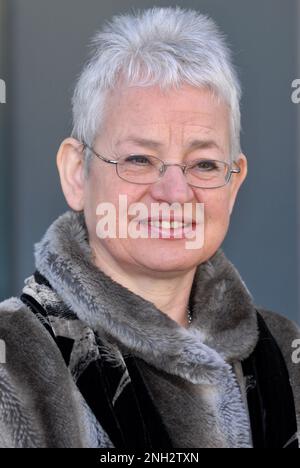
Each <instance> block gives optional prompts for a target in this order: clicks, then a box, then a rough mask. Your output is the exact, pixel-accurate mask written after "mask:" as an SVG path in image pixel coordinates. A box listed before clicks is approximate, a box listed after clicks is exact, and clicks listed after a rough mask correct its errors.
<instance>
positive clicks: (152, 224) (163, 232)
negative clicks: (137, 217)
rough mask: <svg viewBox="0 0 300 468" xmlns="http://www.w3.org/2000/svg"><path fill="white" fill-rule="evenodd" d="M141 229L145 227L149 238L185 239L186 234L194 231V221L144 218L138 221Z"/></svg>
mask: <svg viewBox="0 0 300 468" xmlns="http://www.w3.org/2000/svg"><path fill="white" fill-rule="evenodd" d="M139 225H140V227H141V229H145V230H146V231H147V233H148V235H149V237H151V238H158V239H174V240H176V239H185V238H186V235H187V234H190V233H191V232H193V231H195V229H196V226H197V224H196V222H195V221H193V220H188V221H185V222H183V221H180V220H158V219H154V220H153V219H145V220H141V221H139Z"/></svg>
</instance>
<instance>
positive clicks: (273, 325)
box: [257, 308, 300, 437]
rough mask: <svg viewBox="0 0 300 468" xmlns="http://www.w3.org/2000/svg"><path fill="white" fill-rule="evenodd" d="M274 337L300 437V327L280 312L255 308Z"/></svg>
mask: <svg viewBox="0 0 300 468" xmlns="http://www.w3.org/2000/svg"><path fill="white" fill-rule="evenodd" d="M257 310H258V312H259V313H260V314H261V315H262V317H263V319H264V321H265V322H266V324H267V327H268V328H269V330H270V332H271V334H272V335H273V337H274V338H275V340H276V342H277V344H278V346H279V348H280V350H281V352H282V355H283V357H284V360H285V363H286V366H287V369H288V372H289V376H290V381H291V384H292V388H293V393H294V399H295V406H296V414H297V422H298V431H299V437H300V328H299V326H298V325H297V324H296V323H294V322H292V321H291V320H289V319H287V318H286V317H283V316H282V315H280V314H277V313H275V312H271V311H269V310H265V309H260V308H258V309H257Z"/></svg>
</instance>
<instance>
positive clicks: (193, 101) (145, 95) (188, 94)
mask: <svg viewBox="0 0 300 468" xmlns="http://www.w3.org/2000/svg"><path fill="white" fill-rule="evenodd" d="M103 124H104V125H103V127H104V129H105V132H106V133H107V134H109V136H110V137H113V138H114V140H115V141H117V142H122V140H123V139H125V138H126V137H128V136H129V135H132V134H137V135H139V136H140V137H144V138H156V139H157V138H165V137H166V136H168V137H169V138H172V139H176V138H177V139H179V138H180V139H182V138H190V137H195V136H202V137H203V136H207V137H208V138H213V137H215V138H219V139H220V138H221V139H222V140H226V139H227V138H228V136H229V108H228V106H227V105H226V104H225V103H224V101H223V100H221V99H219V98H217V97H216V96H215V95H214V94H213V93H212V91H211V90H209V89H207V88H196V87H193V86H190V85H182V87H180V88H179V89H168V90H165V91H162V90H161V89H160V88H159V87H158V86H152V87H143V88H142V87H137V86H135V87H129V88H128V87H127V88H125V87H123V88H122V87H120V88H118V89H117V90H114V91H113V92H110V93H109V95H108V97H107V100H106V116H105V119H104V123H103ZM103 127H102V128H103Z"/></svg>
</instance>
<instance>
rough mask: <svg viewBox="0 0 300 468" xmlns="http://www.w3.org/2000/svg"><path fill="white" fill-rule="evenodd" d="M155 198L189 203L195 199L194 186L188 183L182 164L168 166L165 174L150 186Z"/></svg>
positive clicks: (169, 201) (170, 201) (168, 201)
mask: <svg viewBox="0 0 300 468" xmlns="http://www.w3.org/2000/svg"><path fill="white" fill-rule="evenodd" d="M150 187H151V188H150V190H151V195H152V197H153V198H155V199H157V200H160V201H164V202H167V203H170V204H171V203H176V202H177V203H187V202H190V201H192V200H193V199H194V193H193V190H192V187H190V186H189V185H188V184H187V181H186V177H185V175H184V173H183V170H182V168H181V167H180V166H177V165H170V166H166V170H165V173H164V174H163V176H162V177H161V178H160V179H159V180H158V181H157V182H156V183H155V184H153V185H151V186H150Z"/></svg>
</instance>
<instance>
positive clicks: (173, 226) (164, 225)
mask: <svg viewBox="0 0 300 468" xmlns="http://www.w3.org/2000/svg"><path fill="white" fill-rule="evenodd" d="M151 226H154V227H157V228H163V229H178V228H183V227H186V226H189V224H183V223H181V222H180V221H171V222H169V221H161V222H160V221H151Z"/></svg>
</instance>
